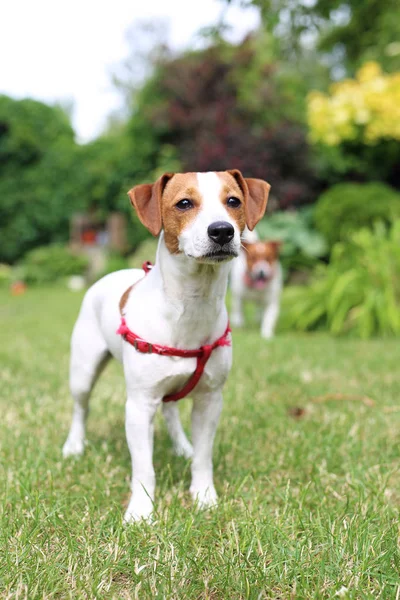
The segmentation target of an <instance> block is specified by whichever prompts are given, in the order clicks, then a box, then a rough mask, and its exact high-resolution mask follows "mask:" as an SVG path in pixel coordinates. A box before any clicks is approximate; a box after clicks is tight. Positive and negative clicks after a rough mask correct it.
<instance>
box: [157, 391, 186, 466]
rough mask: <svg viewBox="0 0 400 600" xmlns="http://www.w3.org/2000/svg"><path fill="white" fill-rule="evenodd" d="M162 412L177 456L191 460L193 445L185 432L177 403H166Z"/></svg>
mask: <svg viewBox="0 0 400 600" xmlns="http://www.w3.org/2000/svg"><path fill="white" fill-rule="evenodd" d="M162 411H163V415H164V418H165V422H166V424H167V429H168V433H169V435H170V438H171V440H172V444H173V448H174V452H175V454H176V455H177V456H184V457H185V458H191V457H192V456H193V448H192V444H191V443H190V442H189V440H188V439H187V437H186V434H185V432H184V431H183V427H182V423H181V419H180V416H179V408H178V406H177V404H176V402H164V403H163V406H162Z"/></svg>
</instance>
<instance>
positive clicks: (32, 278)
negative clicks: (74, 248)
mask: <svg viewBox="0 0 400 600" xmlns="http://www.w3.org/2000/svg"><path fill="white" fill-rule="evenodd" d="M88 263H89V261H88V258H87V257H86V256H84V255H81V254H76V253H73V252H71V250H69V249H68V248H66V247H64V246H59V245H51V246H43V247H40V248H35V249H34V250H31V251H30V252H28V253H27V254H26V255H25V256H24V259H23V261H22V262H21V263H20V264H19V265H18V267H17V269H18V275H19V277H20V278H21V279H23V280H24V281H25V282H26V283H29V284H43V283H53V282H55V281H57V280H59V279H62V278H63V277H67V276H68V275H83V274H84V273H85V271H86V269H87V267H88Z"/></svg>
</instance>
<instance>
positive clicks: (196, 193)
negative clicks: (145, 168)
mask: <svg viewBox="0 0 400 600" xmlns="http://www.w3.org/2000/svg"><path fill="white" fill-rule="evenodd" d="M269 188H270V186H269V184H268V183H266V182H265V181H262V180H261V179H248V178H244V177H243V175H242V174H241V172H240V171H238V170H232V171H220V172H209V173H176V174H174V173H166V174H165V175H163V176H162V177H160V178H159V179H158V180H157V181H156V182H155V183H154V184H152V185H151V184H143V185H138V186H136V187H134V188H132V189H131V190H130V191H129V197H130V199H131V202H132V204H133V206H134V207H135V209H136V211H137V213H138V216H139V219H140V220H141V222H142V223H143V225H144V226H145V227H147V229H148V230H149V231H150V232H151V233H152V234H153V235H158V234H159V233H160V231H161V229H164V237H165V244H166V246H167V248H168V250H169V251H170V252H171V253H172V254H180V253H183V254H185V255H186V256H189V257H191V258H193V259H195V260H197V261H198V262H203V263H217V262H223V261H226V260H230V259H232V258H233V257H235V256H238V254H239V250H240V236H241V233H242V232H243V230H244V228H245V226H246V225H247V227H248V228H249V229H250V230H252V229H253V228H254V227H255V225H256V224H257V223H258V221H259V220H260V219H261V217H262V216H263V214H264V212H265V208H266V206H267V201H268V193H269Z"/></svg>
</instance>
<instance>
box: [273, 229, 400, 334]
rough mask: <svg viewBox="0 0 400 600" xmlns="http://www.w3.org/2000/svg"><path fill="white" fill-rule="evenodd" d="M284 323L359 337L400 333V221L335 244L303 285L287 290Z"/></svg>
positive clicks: (358, 232)
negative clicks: (328, 256)
mask: <svg viewBox="0 0 400 600" xmlns="http://www.w3.org/2000/svg"><path fill="white" fill-rule="evenodd" d="M285 303H286V305H287V311H286V315H285V318H284V324H285V326H286V327H289V328H290V327H292V328H295V329H297V330H301V331H306V330H311V329H327V330H328V331H330V332H331V333H333V334H335V335H338V334H344V333H352V334H354V335H357V336H358V337H362V338H369V337H372V336H373V335H383V336H390V335H399V334H400V220H397V221H396V222H395V223H394V224H393V226H392V227H391V228H387V227H385V225H383V224H382V223H378V224H376V225H375V227H374V229H373V231H370V230H368V229H361V230H360V231H357V232H355V233H353V234H352V235H351V237H350V238H349V240H348V241H347V242H344V243H343V242H339V243H337V244H336V245H335V246H334V248H333V251H332V256H331V262H330V264H329V265H320V266H319V268H318V269H317V271H316V277H315V279H314V281H313V282H312V283H311V284H310V285H309V286H307V287H293V288H288V289H287V290H286V297H285Z"/></svg>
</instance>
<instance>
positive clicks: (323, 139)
mask: <svg viewBox="0 0 400 600" xmlns="http://www.w3.org/2000/svg"><path fill="white" fill-rule="evenodd" d="M308 124H309V128H310V135H309V137H310V141H311V142H313V143H314V144H316V146H317V162H318V163H319V167H320V171H321V174H323V175H324V176H325V177H326V179H327V180H329V181H334V180H335V179H337V178H338V177H340V178H342V177H343V176H344V175H347V176H350V177H351V178H353V179H354V177H355V176H356V178H360V177H362V179H363V180H368V181H371V180H374V179H382V180H385V181H387V182H389V183H392V184H393V185H398V184H399V178H398V168H399V164H400V146H399V140H400V73H392V74H385V73H383V72H382V71H381V69H380V66H379V65H378V64H377V63H375V62H369V63H366V64H364V66H363V67H362V68H361V69H360V70H359V71H358V72H357V74H356V77H355V78H354V79H345V80H343V81H340V82H338V83H335V84H332V85H331V87H330V90H329V94H323V93H321V92H317V91H313V92H311V93H310V94H309V96H308Z"/></svg>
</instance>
